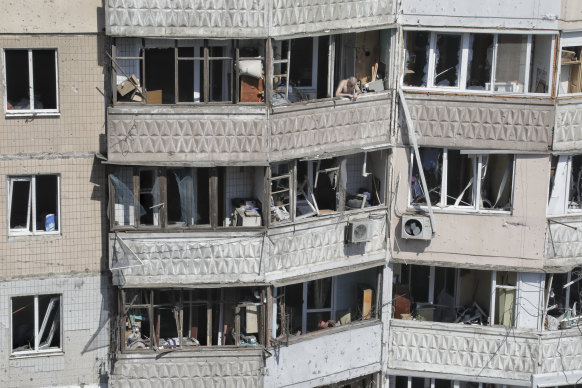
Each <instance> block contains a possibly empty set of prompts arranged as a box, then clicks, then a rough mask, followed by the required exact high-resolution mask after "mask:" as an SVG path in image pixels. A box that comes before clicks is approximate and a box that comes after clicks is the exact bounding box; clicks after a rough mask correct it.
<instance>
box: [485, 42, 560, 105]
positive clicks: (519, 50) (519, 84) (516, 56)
mask: <svg viewBox="0 0 582 388" xmlns="http://www.w3.org/2000/svg"><path fill="white" fill-rule="evenodd" d="M527 41H528V36H527V35H508V34H505V35H499V36H498V42H497V57H496V58H497V65H496V71H495V88H494V91H498V92H511V93H524V92H525V90H524V84H525V73H526V67H527V63H526V59H527V47H528V44H527ZM549 54H550V53H547V52H546V53H545V55H547V56H548V57H549Z"/></svg>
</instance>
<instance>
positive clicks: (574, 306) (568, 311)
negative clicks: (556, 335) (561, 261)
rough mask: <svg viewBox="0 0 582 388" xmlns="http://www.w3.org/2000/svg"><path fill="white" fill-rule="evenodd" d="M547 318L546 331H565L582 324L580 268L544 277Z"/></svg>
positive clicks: (581, 279)
mask: <svg viewBox="0 0 582 388" xmlns="http://www.w3.org/2000/svg"><path fill="white" fill-rule="evenodd" d="M546 300H547V302H548V305H547V316H546V318H545V323H544V325H545V328H546V329H548V330H558V329H567V328H570V327H574V326H578V325H579V324H580V322H582V313H581V312H580V305H581V304H582V267H577V268H574V269H573V270H572V271H569V272H566V273H555V274H548V275H547V276H546Z"/></svg>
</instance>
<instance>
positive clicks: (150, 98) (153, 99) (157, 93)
mask: <svg viewBox="0 0 582 388" xmlns="http://www.w3.org/2000/svg"><path fill="white" fill-rule="evenodd" d="M146 103H147V104H158V105H159V104H161V103H162V91H161V90H151V91H148V92H146Z"/></svg>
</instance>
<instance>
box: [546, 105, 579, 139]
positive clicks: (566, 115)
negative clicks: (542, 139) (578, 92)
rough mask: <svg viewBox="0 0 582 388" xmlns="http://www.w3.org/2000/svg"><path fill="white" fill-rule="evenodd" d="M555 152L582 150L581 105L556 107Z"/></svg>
mask: <svg viewBox="0 0 582 388" xmlns="http://www.w3.org/2000/svg"><path fill="white" fill-rule="evenodd" d="M552 148H553V149H554V150H556V151H579V150H580V149H582V104H565V105H560V104H558V105H557V106H556V126H555V128H554V141H553V147H552Z"/></svg>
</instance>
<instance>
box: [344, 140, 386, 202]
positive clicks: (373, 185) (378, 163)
mask: <svg viewBox="0 0 582 388" xmlns="http://www.w3.org/2000/svg"><path fill="white" fill-rule="evenodd" d="M345 159H346V163H345V164H346V176H347V177H346V210H353V209H363V208H366V207H371V206H378V205H382V204H384V195H385V193H384V191H383V187H384V186H385V185H384V182H385V175H386V168H385V161H386V151H375V152H364V153H359V154H353V155H349V156H347V157H346V158H345Z"/></svg>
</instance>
